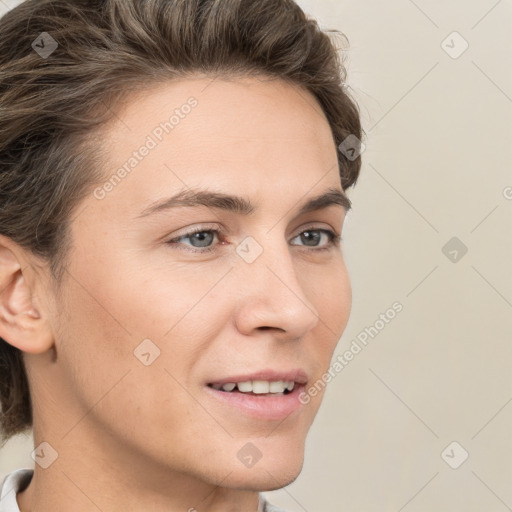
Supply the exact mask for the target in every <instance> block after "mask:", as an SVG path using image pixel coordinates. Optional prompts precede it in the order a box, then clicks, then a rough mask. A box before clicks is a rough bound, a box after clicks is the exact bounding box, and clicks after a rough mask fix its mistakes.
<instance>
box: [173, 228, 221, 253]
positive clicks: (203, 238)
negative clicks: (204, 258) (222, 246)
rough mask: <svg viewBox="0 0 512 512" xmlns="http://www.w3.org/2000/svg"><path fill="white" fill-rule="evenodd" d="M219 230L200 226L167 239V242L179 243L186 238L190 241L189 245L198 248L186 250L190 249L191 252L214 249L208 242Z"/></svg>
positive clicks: (210, 241)
mask: <svg viewBox="0 0 512 512" xmlns="http://www.w3.org/2000/svg"><path fill="white" fill-rule="evenodd" d="M219 232H220V231H219V230H218V229H204V228H202V227H198V228H195V229H193V230H191V231H189V232H188V233H185V234H184V235H181V236H179V237H176V238H173V239H172V240H169V241H168V242H167V243H168V244H170V245H172V244H180V243H182V240H187V239H188V240H189V241H190V242H192V243H191V244H190V245H189V246H190V247H192V248H194V249H199V250H193V249H186V250H192V252H209V251H213V250H214V249H213V248H212V247H211V246H210V244H211V243H212V241H213V240H214V239H215V235H218V234H219ZM186 245H187V244H186Z"/></svg>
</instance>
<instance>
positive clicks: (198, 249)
mask: <svg viewBox="0 0 512 512" xmlns="http://www.w3.org/2000/svg"><path fill="white" fill-rule="evenodd" d="M220 232H221V231H220V230H219V229H208V228H204V227H201V226H198V227H197V228H194V229H192V230H190V231H189V232H188V233H184V234H183V235H180V236H178V237H176V238H172V239H171V240H168V241H167V242H166V243H167V244H168V245H171V246H173V245H175V246H179V245H182V246H183V249H184V250H186V251H190V252H195V253H206V252H213V251H215V248H216V245H212V244H213V242H214V240H215V238H216V237H218V235H219V234H220ZM297 238H299V239H300V240H301V242H303V243H302V244H293V245H303V246H304V247H310V248H311V250H312V251H316V252H318V251H324V250H329V249H332V248H333V247H335V246H338V244H339V242H340V241H341V236H339V235H337V234H336V233H335V232H334V231H332V230H330V229H320V228H317V229H315V228H310V229H307V230H304V231H302V232H301V233H300V234H299V235H297V236H296V237H294V238H293V239H292V240H295V239H297ZM187 241H188V242H190V243H186V242H187ZM322 241H323V242H324V243H323V244H322Z"/></svg>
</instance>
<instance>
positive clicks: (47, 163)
mask: <svg viewBox="0 0 512 512" xmlns="http://www.w3.org/2000/svg"><path fill="white" fill-rule="evenodd" d="M43 32H45V33H46V34H49V36H48V35H42V36H40V34H41V33H43ZM50 37H51V39H50ZM342 39H343V37H340V41H341V40H342ZM53 41H55V42H56V43H57V46H56V45H55V43H53ZM33 43H35V44H34V45H33ZM52 45H53V46H56V47H55V48H53V46H52ZM52 48H53V51H51V53H50V50H52ZM44 49H46V50H47V53H44V51H43V50H44ZM37 50H39V51H37ZM345 78H346V77H345V68H344V66H343V61H342V59H341V55H340V53H339V52H338V51H337V48H336V46H335V44H334V37H331V36H329V35H328V34H326V33H324V32H322V31H321V30H320V29H319V27H318V25H317V23H316V22H315V21H314V20H311V19H308V18H307V17H306V16H305V14H304V13H303V12H302V11H301V9H300V8H299V7H298V6H297V5H296V4H295V3H294V2H293V1H292V0H278V1H277V0H260V1H258V2H250V1H245V0H202V1H201V0H189V1H187V2H183V1H178V0H154V1H153V2H142V1H140V0H103V1H100V0H88V1H84V2H69V1H67V0H48V1H44V0H38V1H36V0H28V1H26V2H24V3H23V4H21V5H20V6H19V7H17V8H15V9H14V10H12V11H11V12H9V13H8V14H7V15H6V16H4V18H3V19H2V20H0V132H1V133H0V203H1V205H2V207H1V208H0V336H1V338H0V367H1V373H0V400H1V405H2V411H3V413H2V415H1V420H0V427H1V429H2V435H3V440H4V442H5V441H7V440H8V439H9V438H10V437H12V436H13V435H15V434H19V433H22V432H25V431H27V430H29V429H30V428H33V432H34V438H35V442H36V445H37V444H38V443H40V442H43V441H47V442H49V443H50V444H51V445H52V446H53V447H54V448H55V449H56V451H57V452H59V454H61V455H60V457H59V458H60V459H65V458H66V457H67V456H68V455H66V454H71V453H72V452H73V447H74V446H76V445H77V444H78V443H79V442H82V441H83V440H84V439H86V440H87V442H89V443H91V444H90V446H94V448H91V453H93V454H94V455H93V456H94V457H96V458H100V457H101V456H102V455H101V454H107V453H109V457H110V456H111V455H112V454H119V458H120V459H121V458H123V460H124V461H125V462H126V461H130V462H136V461H137V462H138V463H140V464H143V465H145V467H146V468H148V474H150V473H152V474H157V472H156V470H157V469H160V470H164V471H165V470H166V469H168V470H169V471H176V472H182V473H185V474H187V475H191V476H194V477H196V478H199V479H201V480H203V481H206V482H210V483H215V482H218V481H219V480H222V479H225V481H224V484H223V485H226V486H231V487H241V488H242V487H243V488H254V489H260V490H265V489H274V488H279V487H282V486H284V485H286V484H287V483H289V482H291V481H292V480H293V479H295V478H296V477H297V475H298V474H299V472H300V469H301V467H302V464H303V451H304V443H305V439H306V435H307V432H308V430H309V428H310V426H311V424H312V422H313V420H314V417H315V415H316V413H317V411H318V408H319V406H320V404H321V401H322V398H323V390H322V391H321V392H320V393H318V394H316V395H315V396H314V397H310V400H308V403H307V404H305V405H299V406H298V407H295V406H294V407H292V408H291V409H290V410H289V411H286V410H285V411H284V412H283V411H281V412H279V413H278V412H275V414H274V415H273V416H272V414H270V413H269V412H268V410H266V412H263V413H261V411H260V412H257V411H254V410H253V411H252V412H251V411H250V410H248V408H249V407H251V406H250V405H249V406H247V404H246V405H244V406H242V408H240V407H239V406H235V405H233V403H232V402H230V401H229V400H232V399H231V398H229V399H228V401H225V400H224V398H222V397H219V393H224V392H223V391H217V390H215V387H218V384H221V383H225V382H226V379H229V378H231V377H237V376H246V375H252V374H254V373H255V372H260V371H262V370H273V371H277V372H278V374H279V372H292V373H293V372H295V371H296V370H297V369H300V370H301V375H302V377H301V375H299V374H297V375H295V374H294V375H292V376H291V377H290V376H289V375H288V376H289V378H290V380H294V381H297V382H296V383H295V388H296V390H297V389H298V388H299V386H300V385H301V382H302V381H304V380H305V379H307V383H306V385H305V388H307V387H309V386H310V385H311V384H313V383H314V382H315V381H317V380H318V379H320V378H321V376H322V374H324V372H325V371H326V370H327V369H328V366H329V363H330V360H331V357H332V354H333V352H334V349H335V347H336V344H337V343H338V341H339V338H340V336H341V335H342V333H343V331H344V329H345V326H346V324H347V321H348V318H349V314H350V305H351V290H350V282H349V277H348V273H347V269H346V266H345V264H344V260H343V254H342V248H341V245H340V244H339V243H337V241H336V236H339V235H341V230H342V227H343V221H344V218H345V215H346V211H347V209H348V208H349V205H350V201H349V200H348V198H347V197H346V195H345V194H346V191H347V190H348V189H349V188H350V187H351V186H353V185H354V184H355V182H356V180H357V178H358V174H359V169H360V164H361V162H360V157H358V158H356V159H349V158H347V157H346V156H345V155H344V154H343V152H341V151H340V150H339V149H338V146H339V145H340V144H341V143H342V142H343V141H344V140H346V139H347V137H349V136H353V137H357V138H358V139H361V138H362V130H361V125H360V120H359V114H358V109H357V106H356V104H355V103H354V101H353V100H352V99H351V98H350V96H349V95H348V93H347V90H346V88H345V87H344V81H345ZM319 196H323V199H322V200H319V201H316V202H313V203H312V200H313V199H317V198H318V197H319ZM171 197H174V201H173V204H172V205H170V204H167V207H162V203H163V202H165V201H166V200H168V199H169V198H171ZM167 203H169V201H167ZM306 204H309V206H310V208H307V209H306V208H304V206H305V205H306ZM192 231H195V232H196V233H195V234H192V233H191V232H192ZM331 234H334V240H331V239H332V236H331ZM278 374H276V375H277V376H276V378H275V379H274V378H272V377H271V376H270V374H268V376H267V374H265V375H262V376H261V380H264V381H265V380H271V381H273V380H279V375H278ZM258 379H259V378H258ZM299 381H300V382H299ZM262 385H263V386H264V385H265V384H262ZM302 385H304V383H302ZM235 392H236V391H235ZM269 399H270V400H271V399H273V398H269ZM264 400H267V399H266V398H265V399H264ZM251 403H252V402H251ZM286 407H288V406H284V409H286ZM109 450H112V452H110V451H109ZM120 454H122V455H120ZM246 455H249V456H251V457H252V459H255V460H256V459H258V460H257V462H256V463H255V464H252V463H251V464H247V463H246V462H244V461H245V460H246V459H245V457H246ZM110 458H112V457H110ZM252 459H251V460H252ZM119 462H121V461H119Z"/></svg>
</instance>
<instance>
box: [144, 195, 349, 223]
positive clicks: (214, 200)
mask: <svg viewBox="0 0 512 512" xmlns="http://www.w3.org/2000/svg"><path fill="white" fill-rule="evenodd" d="M332 205H339V206H342V207H343V208H344V209H345V212H348V211H349V210H350V209H351V207H352V203H351V201H350V199H349V198H348V197H347V196H346V195H345V194H344V193H343V192H342V191H341V190H338V189H336V188H329V189H328V190H327V191H326V192H324V193H323V194H321V195H319V196H315V197H312V198H310V199H308V200H307V201H306V202H305V203H304V204H303V205H302V206H301V208H300V210H299V212H298V215H299V216H300V215H304V214H306V213H309V212H312V211H317V210H321V209H323V208H327V207H328V206H332ZM180 206H181V207H183V206H185V207H194V206H206V207H208V208H217V209H221V210H225V211H229V212H233V213H238V214H242V215H250V214H252V213H253V212H254V211H255V210H256V208H255V206H254V205H253V204H252V203H251V201H250V200H248V199H245V198H244V197H241V196H234V195H229V194H224V193H221V192H213V191H209V190H196V189H191V188H189V189H186V190H183V191H181V192H179V193H177V194H176V195H174V196H172V197H169V198H165V199H161V200H159V201H156V202H154V203H152V204H151V205H149V206H148V207H147V208H145V209H144V210H143V211H142V213H141V214H140V215H137V217H135V218H136V219H139V218H142V217H147V216H149V215H153V214H155V213H157V212H162V211H165V210H169V209H171V208H178V207H180Z"/></svg>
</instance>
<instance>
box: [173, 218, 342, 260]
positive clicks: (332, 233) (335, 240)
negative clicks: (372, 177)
mask: <svg viewBox="0 0 512 512" xmlns="http://www.w3.org/2000/svg"><path fill="white" fill-rule="evenodd" d="M306 231H320V232H322V233H324V234H326V235H327V236H328V237H329V241H328V243H327V244H326V245H322V246H319V247H316V246H307V245H298V246H296V247H302V248H304V249H306V250H308V251H310V252H313V253H315V252H317V253H318V252H322V251H326V250H330V249H333V248H339V244H340V242H341V241H342V240H343V239H342V237H341V235H339V234H338V233H337V231H336V230H335V229H334V228H332V227H331V226H329V227H322V226H319V225H318V222H317V223H315V222H312V223H310V224H306V225H304V226H301V227H300V229H299V230H298V231H296V232H295V233H296V234H295V235H294V236H292V237H291V240H293V239H295V238H297V237H298V236H300V235H301V234H302V233H304V232H306ZM202 232H212V233H215V236H216V237H217V238H219V237H220V236H221V235H223V234H224V229H223V227H222V226H219V225H218V224H217V225H215V224H210V225H208V224H204V225H203V224H198V225H196V226H194V227H190V228H183V231H182V232H178V233H177V234H176V235H174V236H173V237H172V238H170V239H167V240H166V242H165V243H166V244H168V245H181V246H183V247H184V248H183V249H182V250H185V251H188V252H191V253H196V254H197V253H199V254H201V253H209V252H214V251H215V250H216V249H217V245H221V244H216V245H213V246H207V247H203V248H198V247H196V248H194V247H193V246H190V245H188V244H182V243H180V242H178V240H179V239H180V238H186V237H191V236H193V235H194V234H196V233H202ZM219 242H220V240H219Z"/></svg>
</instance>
